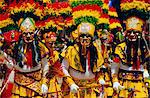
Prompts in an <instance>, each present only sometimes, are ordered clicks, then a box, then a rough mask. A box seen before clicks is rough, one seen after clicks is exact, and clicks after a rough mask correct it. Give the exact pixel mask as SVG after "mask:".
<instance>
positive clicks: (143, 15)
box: [120, 0, 150, 31]
mask: <svg viewBox="0 0 150 98" xmlns="http://www.w3.org/2000/svg"><path fill="white" fill-rule="evenodd" d="M120 7H121V12H122V13H121V15H122V18H123V19H124V23H125V25H126V30H131V29H133V30H137V31H142V30H143V26H144V21H146V20H147V19H148V18H149V12H150V9H149V7H150V1H149V0H121V4H120Z"/></svg>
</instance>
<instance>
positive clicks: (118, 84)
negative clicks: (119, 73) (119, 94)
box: [113, 82, 124, 91]
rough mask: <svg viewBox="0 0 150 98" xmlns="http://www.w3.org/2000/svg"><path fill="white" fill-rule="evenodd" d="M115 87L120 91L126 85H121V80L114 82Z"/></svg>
mask: <svg viewBox="0 0 150 98" xmlns="http://www.w3.org/2000/svg"><path fill="white" fill-rule="evenodd" d="M113 88H114V89H115V90H116V91H119V90H122V89H124V86H121V85H120V83H119V82H114V83H113Z"/></svg>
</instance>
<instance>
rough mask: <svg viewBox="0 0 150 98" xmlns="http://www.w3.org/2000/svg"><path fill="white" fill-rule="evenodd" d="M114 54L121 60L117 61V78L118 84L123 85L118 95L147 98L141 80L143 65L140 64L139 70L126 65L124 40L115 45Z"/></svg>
mask: <svg viewBox="0 0 150 98" xmlns="http://www.w3.org/2000/svg"><path fill="white" fill-rule="evenodd" d="M115 54H116V55H118V57H119V58H120V59H121V60H122V63H119V65H120V69H119V73H118V79H119V82H120V84H121V85H123V86H124V87H125V89H124V90H121V91H120V94H119V97H123V98H129V97H134V98H148V90H147V87H146V85H145V83H144V81H143V80H144V77H143V71H144V69H143V66H142V65H141V66H140V69H139V70H133V69H131V67H130V66H127V59H126V43H125V42H124V43H121V44H119V45H118V46H117V47H116V49H115Z"/></svg>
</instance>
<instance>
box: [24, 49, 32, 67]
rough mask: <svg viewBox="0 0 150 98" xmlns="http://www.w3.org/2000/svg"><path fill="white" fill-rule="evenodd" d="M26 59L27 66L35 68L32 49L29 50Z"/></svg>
mask: <svg viewBox="0 0 150 98" xmlns="http://www.w3.org/2000/svg"><path fill="white" fill-rule="evenodd" d="M25 57H26V59H27V61H26V64H27V66H28V67H30V68H31V67H33V62H32V50H31V49H27V52H26V54H25Z"/></svg>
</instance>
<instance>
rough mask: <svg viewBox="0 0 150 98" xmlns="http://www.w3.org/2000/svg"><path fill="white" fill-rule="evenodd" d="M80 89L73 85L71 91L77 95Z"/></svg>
mask: <svg viewBox="0 0 150 98" xmlns="http://www.w3.org/2000/svg"><path fill="white" fill-rule="evenodd" d="M78 89H79V86H77V85H76V84H71V86H70V91H71V92H72V93H77V91H78Z"/></svg>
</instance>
